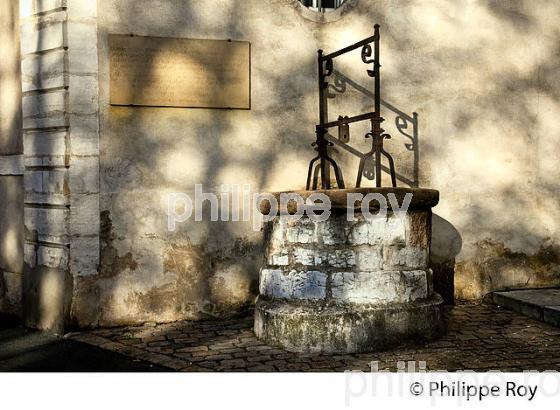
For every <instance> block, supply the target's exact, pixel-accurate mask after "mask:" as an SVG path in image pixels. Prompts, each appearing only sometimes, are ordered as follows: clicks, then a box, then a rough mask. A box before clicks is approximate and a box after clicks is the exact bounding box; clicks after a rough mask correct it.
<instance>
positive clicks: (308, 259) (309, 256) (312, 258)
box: [293, 248, 324, 266]
mask: <svg viewBox="0 0 560 410" xmlns="http://www.w3.org/2000/svg"><path fill="white" fill-rule="evenodd" d="M293 256H294V263H299V264H302V265H305V266H313V265H321V264H322V263H323V258H324V255H323V252H321V251H320V250H319V249H304V248H294V250H293Z"/></svg>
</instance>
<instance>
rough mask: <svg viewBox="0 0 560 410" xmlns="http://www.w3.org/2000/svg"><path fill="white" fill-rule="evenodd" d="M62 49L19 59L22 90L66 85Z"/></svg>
mask: <svg viewBox="0 0 560 410" xmlns="http://www.w3.org/2000/svg"><path fill="white" fill-rule="evenodd" d="M64 56H65V51H64V50H58V51H53V52H50V53H47V54H39V55H32V56H28V57H27V58H24V59H23V60H22V61H21V78H22V91H23V92H26V91H34V90H42V89H48V88H57V87H64V86H67V85H68V84H67V77H66V76H65V73H64Z"/></svg>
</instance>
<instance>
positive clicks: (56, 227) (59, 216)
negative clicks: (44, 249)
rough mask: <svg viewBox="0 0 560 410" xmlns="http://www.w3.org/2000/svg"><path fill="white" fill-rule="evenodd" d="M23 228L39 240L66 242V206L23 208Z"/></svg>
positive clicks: (67, 211)
mask: <svg viewBox="0 0 560 410" xmlns="http://www.w3.org/2000/svg"><path fill="white" fill-rule="evenodd" d="M24 215H25V229H26V230H27V231H28V232H29V233H30V234H31V236H32V237H34V236H35V235H36V237H37V239H38V240H39V241H43V242H53V243H58V244H66V243H68V228H67V222H68V215H69V210H68V209H67V208H29V207H26V208H25V210H24Z"/></svg>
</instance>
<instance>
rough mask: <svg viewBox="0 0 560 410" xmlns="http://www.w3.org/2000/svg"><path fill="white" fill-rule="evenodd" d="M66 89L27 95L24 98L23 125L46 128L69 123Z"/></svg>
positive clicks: (25, 126)
mask: <svg viewBox="0 0 560 410" xmlns="http://www.w3.org/2000/svg"><path fill="white" fill-rule="evenodd" d="M65 104H66V91H64V90H59V91H53V92H49V93H45V94H32V95H26V96H24V97H23V99H22V110H23V127H24V128H45V127H63V126H66V125H67V117H66V105H65Z"/></svg>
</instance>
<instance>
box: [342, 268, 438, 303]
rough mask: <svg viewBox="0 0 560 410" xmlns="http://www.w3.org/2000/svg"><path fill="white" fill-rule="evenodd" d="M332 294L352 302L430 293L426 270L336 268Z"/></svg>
mask: <svg viewBox="0 0 560 410" xmlns="http://www.w3.org/2000/svg"><path fill="white" fill-rule="evenodd" d="M332 297H333V299H335V300H337V301H341V302H349V303H376V304H387V303H406V302H411V301H413V300H416V299H419V298H425V297H427V283H426V274H425V272H424V271H410V272H402V273H401V272H399V271H380V272H336V273H333V275H332Z"/></svg>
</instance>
